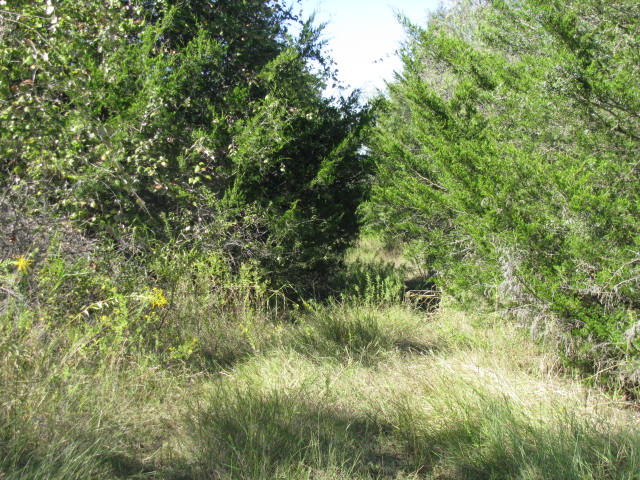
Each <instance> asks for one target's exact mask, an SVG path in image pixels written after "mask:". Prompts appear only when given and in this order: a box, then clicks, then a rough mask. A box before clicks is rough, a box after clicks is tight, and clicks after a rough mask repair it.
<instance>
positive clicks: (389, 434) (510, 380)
mask: <svg viewBox="0 0 640 480" xmlns="http://www.w3.org/2000/svg"><path fill="white" fill-rule="evenodd" d="M267 332H268V334H267ZM244 333H245V337H246V340H247V343H248V344H249V345H250V347H251V348H249V350H248V351H247V352H246V353H245V354H244V355H243V356H241V357H238V358H237V359H235V360H234V361H233V362H231V363H229V364H228V365H226V367H225V368H223V369H219V370H217V371H215V370H213V369H211V371H210V372H209V373H194V370H193V369H191V370H184V371H182V373H180V371H175V370H170V369H169V370H168V369H163V368H160V367H159V366H158V365H154V363H153V361H152V360H150V359H144V358H137V359H130V358H129V359H126V358H123V357H119V356H117V355H113V356H112V357H111V359H112V360H111V363H109V362H106V363H104V364H103V365H102V366H101V367H100V368H97V369H95V370H94V371H93V372H92V373H88V372H87V371H84V373H83V371H80V370H78V371H74V372H68V373H67V374H66V377H65V375H63V374H61V373H60V372H58V374H56V375H54V374H53V373H52V370H51V369H52V367H51V365H49V366H45V365H41V366H40V370H32V373H31V377H30V379H29V381H30V387H29V388H25V386H26V383H24V384H19V385H17V386H14V387H12V388H15V389H16V392H15V393H16V396H15V397H14V398H16V399H19V401H20V402H22V403H21V406H20V408H19V409H15V412H14V416H15V417H16V418H15V419H14V421H15V422H17V423H16V424H19V425H22V431H21V433H20V432H18V430H19V429H17V428H15V425H16V424H14V425H13V426H14V428H13V431H12V433H11V435H7V434H5V438H4V439H3V440H4V445H5V446H4V449H3V451H4V452H5V453H7V452H8V454H6V455H5V458H4V460H3V461H4V463H2V464H0V465H2V469H0V479H2V480H5V479H18V478H20V479H23V478H24V479H26V478H29V479H34V478H43V479H44V478H60V479H62V478H65V479H71V478H83V479H84V478H158V479H235V478H237V479H274V478H281V479H417V478H424V479H451V480H454V479H478V480H480V479H491V478H494V479H511V478H513V479H531V480H533V479H559V480H560V479H562V480H569V479H608V478H610V479H635V478H640V473H639V472H640V429H639V428H638V427H639V426H640V418H639V416H638V413H637V410H635V409H634V408H630V407H629V406H628V405H625V404H624V403H623V402H622V400H621V399H619V398H616V397H615V396H611V395H605V394H603V393H602V392H599V391H596V390H590V389H588V388H586V387H584V386H583V385H582V384H580V383H578V382H576V381H572V380H570V379H567V378H563V377H562V376H560V375H559V374H558V373H557V372H558V365H559V362H558V359H557V358H556V357H555V356H554V355H553V354H551V353H548V352H546V351H545V349H544V347H543V346H540V345H536V344H534V343H533V342H531V340H530V339H529V338H528V334H527V331H526V330H524V329H520V328H518V327H517V326H514V325H512V324H509V323H506V322H504V321H502V320H500V319H499V318H496V317H490V318H489V317H485V318H482V317H479V316H470V315H467V314H464V313H461V312H457V311H455V310H452V309H449V308H447V307H444V308H443V309H441V311H440V312H438V313H437V314H435V315H432V316H426V315H424V314H421V313H419V312H414V311H410V310H407V309H404V308H400V307H393V308H386V309H373V308H370V307H364V306H359V307H356V306H344V305H334V306H331V307H318V308H316V309H315V310H313V311H312V312H311V313H306V314H301V315H300V319H299V321H298V322H297V323H295V324H289V323H288V324H285V325H280V326H277V327H273V326H272V325H271V326H269V328H268V329H267V328H266V326H265V325H262V326H261V325H258V324H255V325H253V326H251V328H249V327H248V325H245V326H244ZM5 360H7V359H6V358H5ZM32 360H33V361H34V362H35V359H32ZM43 361H44V360H43ZM35 363H36V364H37V362H35ZM7 368H8V367H7V365H5V368H4V370H3V371H4V372H5V374H6V372H7V371H8V370H7ZM26 380H27V379H24V382H26ZM16 401H18V400H16ZM20 422H22V423H20Z"/></svg>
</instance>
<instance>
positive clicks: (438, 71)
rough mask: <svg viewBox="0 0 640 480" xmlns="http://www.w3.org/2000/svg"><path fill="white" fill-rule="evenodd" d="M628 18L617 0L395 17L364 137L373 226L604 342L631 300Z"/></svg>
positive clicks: (442, 272) (449, 271) (466, 282)
mask: <svg viewBox="0 0 640 480" xmlns="http://www.w3.org/2000/svg"><path fill="white" fill-rule="evenodd" d="M639 22H640V9H639V8H638V6H637V5H636V4H635V3H633V2H628V1H620V2H613V3H612V4H605V3H604V2H600V1H597V0H593V1H591V0H586V1H575V2H556V1H552V0H523V1H515V0H514V1H510V0H505V1H499V0H495V1H473V2H471V1H468V2H467V1H464V2H458V3H457V4H456V6H454V7H452V8H451V9H449V10H447V11H441V12H439V13H437V14H435V15H433V16H432V18H431V20H430V22H429V24H428V25H427V26H426V27H425V28H420V27H418V26H415V25H407V29H408V33H409V39H408V41H407V44H406V47H405V49H404V51H403V62H404V70H403V72H402V74H401V76H400V78H399V79H398V80H397V81H396V82H394V83H392V84H391V85H390V86H389V98H388V99H387V100H385V101H384V104H385V106H384V109H383V110H382V112H381V113H380V118H379V121H378V126H377V127H376V130H375V134H374V136H373V138H372V140H371V147H372V151H373V155H374V156H375V157H376V162H377V169H378V180H377V184H376V186H375V187H374V191H373V201H372V202H371V203H370V204H369V206H368V209H367V211H368V218H369V221H370V223H371V224H372V226H373V227H374V228H376V227H377V228H378V229H379V230H385V231H387V232H388V234H390V235H401V236H402V237H404V238H406V239H408V240H410V241H413V242H414V243H415V244H416V245H417V248H418V251H419V252H420V254H421V255H422V258H424V259H425V261H426V262H428V264H429V267H430V268H432V269H433V270H434V271H436V272H437V281H438V282H439V283H440V284H441V286H443V287H444V288H445V289H446V290H447V291H449V292H451V293H453V294H454V295H457V296H458V297H460V298H464V297H473V298H478V296H479V297H483V298H486V299H487V300H488V301H489V302H490V304H491V305H492V306H494V307H495V306H496V302H498V303H499V304H503V305H505V304H506V305H507V306H511V307H512V308H517V309H527V310H530V311H533V313H535V314H536V315H539V314H545V315H553V316H555V317H556V318H560V319H562V320H563V321H564V323H565V324H566V325H568V326H571V328H574V329H575V330H574V331H575V332H576V333H580V334H583V335H590V336H592V337H594V338H598V339H599V340H601V341H602V340H604V341H606V342H610V343H609V346H610V347H611V351H614V352H615V351H616V350H617V349H618V346H620V345H622V343H623V338H622V337H623V333H624V332H625V330H627V329H628V328H629V327H630V326H631V325H632V324H634V322H635V321H636V315H637V311H638V309H639V308H640V301H639V300H640V298H639V295H638V294H639V287H640V284H639V283H638V280H639V278H640V276H639V275H638V273H639V271H638V263H639V261H640V255H639V252H638V245H639V243H640V236H639V235H638V232H639V231H640V229H639V227H640V225H639V224H638V218H640V217H639V216H638V213H640V212H638V205H639V203H638V200H639V194H640V190H639V185H640V184H639V183H638V171H637V152H638V147H639V140H640V137H638V132H640V129H639V127H640V124H639V123H638V120H639V118H638V115H637V112H638V111H639V108H638V107H639V106H640V105H639V103H638V101H639V100H640V96H639V92H640V90H639V89H638V87H637V86H638V85H640V81H639V80H640V72H639V71H638V69H637V64H638V41H639V37H638V34H637V32H638V23H639ZM618 351H619V350H618Z"/></svg>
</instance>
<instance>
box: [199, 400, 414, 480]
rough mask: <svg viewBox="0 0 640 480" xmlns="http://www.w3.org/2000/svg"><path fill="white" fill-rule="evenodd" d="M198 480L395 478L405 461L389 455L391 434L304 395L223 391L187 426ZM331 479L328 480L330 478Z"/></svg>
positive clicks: (403, 470)
mask: <svg viewBox="0 0 640 480" xmlns="http://www.w3.org/2000/svg"><path fill="white" fill-rule="evenodd" d="M192 427H193V428H192V433H193V444H194V445H196V446H197V451H196V453H195V457H196V460H197V465H198V468H196V469H194V471H193V475H194V478H197V479H205V478H207V479H209V478H225V479H227V478H228V479H236V478H238V479H239V478H251V479H272V478H287V479H289V478H291V479H293V478H314V477H313V475H314V474H313V472H327V471H333V472H335V473H336V474H337V475H338V477H336V478H381V479H382V478H397V477H398V475H399V474H401V473H407V472H409V470H407V468H408V467H409V466H408V465H407V462H406V461H407V458H406V456H404V455H403V454H402V453H400V452H397V451H396V450H395V449H393V448H390V445H391V442H392V439H393V428H392V426H391V425H390V424H387V423H384V422H381V421H379V420H378V419H376V418H372V417H367V416H357V415H353V414H351V413H349V412H347V411H345V410H343V409H338V408H334V407H329V406H323V404H322V399H315V401H314V399H311V398H308V396H307V395H306V394H305V392H297V393H294V394H291V393H289V394H284V393H279V392H275V391H274V392H268V393H264V392H256V391H250V390H249V391H242V390H239V389H232V388H221V389H220V391H218V392H217V393H216V394H215V395H214V397H213V398H212V399H211V402H210V406H209V407H208V408H206V409H205V410H204V411H202V412H200V413H199V414H197V415H196V416H195V417H194V419H193V423H192ZM332 478H333V477H332Z"/></svg>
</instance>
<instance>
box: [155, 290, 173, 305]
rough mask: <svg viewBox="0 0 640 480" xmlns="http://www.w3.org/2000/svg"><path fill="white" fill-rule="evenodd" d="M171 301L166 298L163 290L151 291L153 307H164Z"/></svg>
mask: <svg viewBox="0 0 640 480" xmlns="http://www.w3.org/2000/svg"><path fill="white" fill-rule="evenodd" d="M168 303H169V301H168V300H167V297H165V296H164V291H163V290H162V289H161V288H154V289H153V290H152V291H151V306H152V307H154V308H155V307H164V306H165V305H166V304H168Z"/></svg>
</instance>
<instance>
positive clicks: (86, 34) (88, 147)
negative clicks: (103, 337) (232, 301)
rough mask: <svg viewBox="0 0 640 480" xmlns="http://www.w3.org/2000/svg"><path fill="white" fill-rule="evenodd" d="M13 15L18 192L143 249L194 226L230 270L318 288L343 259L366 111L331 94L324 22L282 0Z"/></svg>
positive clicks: (8, 131) (10, 122)
mask: <svg viewBox="0 0 640 480" xmlns="http://www.w3.org/2000/svg"><path fill="white" fill-rule="evenodd" d="M8 8H9V9H8V10H6V11H3V14H2V19H1V20H0V21H1V22H2V23H1V24H0V35H2V38H3V42H2V47H0V85H2V87H1V88H0V92H1V93H2V100H1V104H0V119H1V120H2V124H3V128H2V131H0V145H1V146H2V150H3V152H4V156H5V158H4V161H3V165H2V166H1V167H0V172H1V173H0V180H1V181H2V183H3V185H10V184H11V185H13V186H14V187H15V188H20V189H22V190H25V189H26V190H29V191H30V192H31V193H32V195H34V196H36V195H37V196H38V197H41V198H42V199H44V200H45V202H46V203H47V204H49V205H52V206H53V207H54V208H55V211H56V212H57V214H64V215H67V216H69V217H70V218H71V220H72V221H73V222H74V223H75V224H76V225H81V226H82V228H83V230H84V231H86V232H89V233H91V234H93V235H97V236H100V237H104V236H107V237H109V238H111V239H116V240H119V239H122V238H124V237H127V236H129V237H131V238H132V239H133V240H134V241H135V242H136V243H137V244H139V245H140V244H141V245H142V247H143V248H144V246H145V243H146V242H148V241H150V240H153V239H156V240H162V239H165V240H166V239H168V238H169V239H170V238H173V237H175V235H176V234H175V233H174V235H173V236H172V235H169V236H167V229H169V230H170V231H171V232H179V233H180V234H185V232H187V231H189V229H191V228H194V226H195V225H196V224H197V225H198V226H199V228H198V231H199V233H200V235H202V236H203V237H205V238H204V243H210V242H216V243H217V244H218V245H219V246H220V245H221V246H222V247H221V248H222V250H223V252H224V254H225V255H226V256H227V261H228V263H229V264H231V265H235V266H237V265H238V264H240V263H242V262H245V261H249V260H250V261H253V262H257V263H259V264H261V265H262V267H263V268H264V269H265V271H268V272H271V273H273V279H274V282H278V283H283V281H284V280H283V279H282V275H283V274H284V273H285V272H288V273H289V274H290V276H291V282H292V283H297V284H300V285H298V288H302V289H304V290H313V285H314V283H318V282H321V281H322V279H323V278H326V277H327V275H328V272H329V271H330V270H331V269H332V268H333V267H334V266H335V265H336V264H337V263H339V261H340V256H341V253H342V252H343V251H344V249H345V248H346V247H347V246H348V244H349V242H350V240H351V239H352V238H353V236H354V235H355V233H356V230H357V226H356V221H355V215H354V211H355V208H356V207H357V205H358V204H359V202H360V200H361V198H362V196H363V194H364V192H365V184H364V173H365V172H366V169H367V166H366V159H365V157H364V156H363V155H361V154H360V153H359V147H360V136H361V133H362V130H363V129H364V128H365V127H366V125H367V122H368V113H367V110H366V109H363V108H362V107H361V106H360V105H359V104H358V101H357V99H356V98H355V97H353V98H350V99H342V100H340V99H327V98H323V96H322V91H323V89H324V85H325V82H326V81H327V80H329V79H330V75H331V71H330V67H329V65H330V63H329V61H328V60H326V59H325V58H324V57H323V56H322V53H321V44H320V42H319V40H318V37H319V32H318V31H317V30H316V29H315V28H314V27H313V26H312V25H311V24H310V23H308V22H307V23H304V22H301V21H300V20H298V19H297V18H296V17H295V16H294V15H293V14H292V13H291V10H290V9H287V8H285V7H282V6H281V5H280V4H279V3H278V2H275V1H270V0H268V1H264V0H262V1H258V0H252V1H246V2H226V1H215V2H189V3H184V2H172V1H153V2H146V1H140V2H138V1H132V2H112V1H109V2H89V1H85V2H79V3H78V2H76V3H74V4H73V5H71V4H67V3H61V4H59V5H58V4H55V5H53V4H51V3H50V2H45V1H38V2H18V3H15V4H12V5H11V6H10V7H8ZM294 22H298V23H299V24H300V29H301V33H300V34H299V36H298V37H296V38H294V37H292V36H291V35H290V34H289V33H288V30H287V29H288V26H289V25H291V24H292V23H294ZM35 206H36V207H38V206H41V205H38V203H35ZM185 236H186V237H190V238H191V239H192V241H193V242H192V245H193V244H199V245H201V244H202V243H203V238H198V237H196V236H195V235H193V230H192V231H191V233H190V234H186V235H185ZM320 290H321V288H320Z"/></svg>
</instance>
